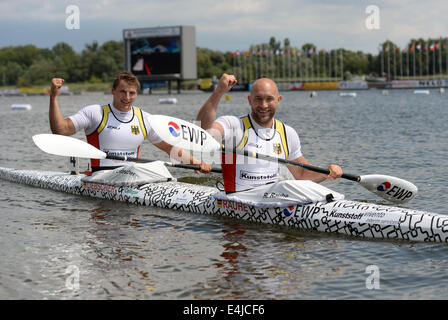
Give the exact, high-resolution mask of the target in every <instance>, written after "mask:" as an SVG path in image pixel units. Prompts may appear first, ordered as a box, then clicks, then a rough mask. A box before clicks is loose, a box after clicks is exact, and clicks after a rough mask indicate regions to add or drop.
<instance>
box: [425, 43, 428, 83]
mask: <svg viewBox="0 0 448 320" xmlns="http://www.w3.org/2000/svg"><path fill="white" fill-rule="evenodd" d="M428 43H429V40H428V42H427V43H426V46H425V48H426V76H427V77H428V76H429V47H428Z"/></svg>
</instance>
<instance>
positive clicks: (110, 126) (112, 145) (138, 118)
mask: <svg viewBox="0 0 448 320" xmlns="http://www.w3.org/2000/svg"><path fill="white" fill-rule="evenodd" d="M102 109H103V119H102V121H101V123H100V124H99V126H98V128H97V129H96V130H95V131H94V132H93V133H91V134H89V135H88V136H87V142H88V143H90V144H91V145H93V146H95V147H96V148H98V149H100V150H102V151H103V152H106V153H107V154H109V155H114V156H127V157H133V158H138V156H139V150H140V145H141V144H142V143H143V141H144V139H145V138H146V135H147V130H146V127H145V123H144V121H143V116H142V111H141V109H139V108H137V107H132V109H133V113H134V115H133V117H132V118H131V120H129V121H128V122H122V121H120V120H118V119H117V118H116V117H115V115H114V113H113V112H112V110H111V108H110V106H109V105H104V106H102ZM91 165H92V169H94V168H96V167H114V166H119V165H122V162H120V161H116V160H109V159H100V160H99V159H92V160H91Z"/></svg>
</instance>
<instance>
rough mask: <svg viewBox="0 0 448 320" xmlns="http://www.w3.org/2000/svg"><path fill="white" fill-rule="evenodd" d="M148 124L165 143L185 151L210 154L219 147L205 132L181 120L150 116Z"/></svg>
mask: <svg viewBox="0 0 448 320" xmlns="http://www.w3.org/2000/svg"><path fill="white" fill-rule="evenodd" d="M150 124H151V127H152V128H153V129H154V131H155V132H156V133H157V135H158V136H159V137H160V138H161V139H162V140H163V141H165V142H167V143H169V144H171V145H173V146H176V147H179V148H182V149H186V150H193V151H199V152H212V151H217V150H220V149H221V145H220V144H219V143H218V141H216V140H215V139H214V138H213V137H212V136H211V135H210V134H209V133H208V132H207V131H205V130H203V129H202V128H200V127H198V126H197V125H195V124H192V123H189V122H187V121H184V120H182V119H177V118H173V117H168V116H163V115H151V117H150Z"/></svg>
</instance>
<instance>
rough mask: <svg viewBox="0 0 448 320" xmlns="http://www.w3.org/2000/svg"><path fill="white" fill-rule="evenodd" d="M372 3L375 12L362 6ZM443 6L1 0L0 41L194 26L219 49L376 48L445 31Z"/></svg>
mask: <svg viewBox="0 0 448 320" xmlns="http://www.w3.org/2000/svg"><path fill="white" fill-rule="evenodd" d="M70 5H75V6H77V8H79V22H80V23H79V29H72V30H69V29H67V27H66V20H67V19H69V20H70V21H71V22H72V23H73V21H74V20H72V19H71V18H70V17H71V16H70V13H71V12H70V13H66V9H67V7H68V6H70ZM372 5H373V6H376V7H377V8H378V9H379V12H378V15H376V11H375V12H372V11H369V10H367V11H368V12H367V13H366V9H367V8H368V7H369V6H372ZM447 9H448V2H447V1H446V0H427V1H421V0H392V1H391V0H390V1H383V0H377V1H376V0H368V1H364V0H333V1H330V0H314V1H313V0H224V1H223V0H122V1H118V0H98V1H97V0H78V1H77V0H16V1H10V0H0V47H4V46H10V45H24V44H34V45H36V46H37V47H39V48H51V47H52V46H53V45H54V44H56V43H58V42H61V41H65V42H67V43H69V44H70V45H71V46H72V47H73V48H74V49H75V50H76V51H81V50H82V49H83V48H84V46H85V44H89V43H92V42H93V41H95V40H96V41H98V42H99V43H100V44H101V43H103V42H105V41H108V40H122V34H123V33H122V30H123V29H129V28H143V27H156V26H177V25H193V26H195V27H196V45H197V46H199V47H205V48H210V49H214V50H220V51H236V50H247V49H248V48H249V46H250V45H251V44H259V43H263V42H268V41H269V38H270V37H271V36H274V37H276V38H277V40H283V39H285V38H289V39H290V41H291V45H293V46H297V47H299V46H301V45H303V44H304V43H308V42H310V43H313V44H315V45H316V46H317V47H318V48H320V49H333V48H341V47H342V48H346V49H349V50H360V51H363V52H370V53H376V52H377V48H378V45H379V43H381V42H383V41H385V40H391V41H393V42H395V43H396V44H397V45H399V46H404V45H405V44H406V43H408V41H409V39H411V38H420V37H421V38H425V39H427V38H438V37H446V36H448V19H447V17H446V12H447V11H448V10H447ZM376 17H379V19H374V21H373V22H372V20H371V19H372V18H376ZM366 20H367V21H368V22H370V24H369V23H368V25H369V26H370V27H369V28H368V27H367V26H366ZM378 23H379V25H378Z"/></svg>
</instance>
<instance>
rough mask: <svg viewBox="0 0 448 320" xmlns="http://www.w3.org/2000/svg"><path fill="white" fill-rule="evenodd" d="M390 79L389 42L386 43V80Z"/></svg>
mask: <svg viewBox="0 0 448 320" xmlns="http://www.w3.org/2000/svg"><path fill="white" fill-rule="evenodd" d="M389 80H390V43H388V44H387V81H389Z"/></svg>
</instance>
